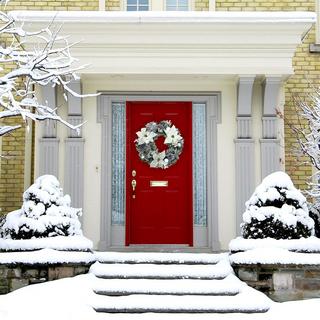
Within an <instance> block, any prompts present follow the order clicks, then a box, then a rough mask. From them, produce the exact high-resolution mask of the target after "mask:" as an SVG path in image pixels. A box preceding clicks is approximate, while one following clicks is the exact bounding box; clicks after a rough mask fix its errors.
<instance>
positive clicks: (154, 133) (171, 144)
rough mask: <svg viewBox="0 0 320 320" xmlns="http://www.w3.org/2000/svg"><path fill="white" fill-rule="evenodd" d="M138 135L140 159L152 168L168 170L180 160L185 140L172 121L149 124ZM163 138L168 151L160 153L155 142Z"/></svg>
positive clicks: (137, 144)
mask: <svg viewBox="0 0 320 320" xmlns="http://www.w3.org/2000/svg"><path fill="white" fill-rule="evenodd" d="M136 134H137V136H138V138H137V139H136V140H135V141H134V142H135V146H136V149H137V151H138V154H139V157H140V159H141V160H142V161H143V162H146V163H148V164H149V166H150V167H151V168H161V169H167V168H169V167H171V166H172V165H174V164H175V163H176V162H177V161H178V160H179V157H180V154H181V152H182V149H183V144H184V140H183V137H182V136H181V134H180V131H179V129H178V128H176V127H175V126H174V125H172V123H171V121H170V120H162V121H160V122H158V123H157V122H154V121H152V122H148V123H147V124H146V125H145V126H144V127H143V128H141V129H140V131H138V132H137V133H136ZM161 136H163V137H164V139H165V140H164V144H165V145H166V146H167V149H165V150H163V151H161V152H160V151H159V150H158V147H157V145H156V143H155V141H156V140H157V139H158V138H159V137H161Z"/></svg>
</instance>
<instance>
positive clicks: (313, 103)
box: [291, 89, 320, 209]
mask: <svg viewBox="0 0 320 320" xmlns="http://www.w3.org/2000/svg"><path fill="white" fill-rule="evenodd" d="M294 103H295V105H296V106H297V107H298V109H299V110H300V112H299V111H298V113H299V114H300V119H299V125H298V126H291V128H292V130H293V131H294V132H295V133H296V136H297V141H298V144H299V147H300V149H301V152H302V155H304V156H306V157H307V158H308V159H309V160H310V162H311V164H312V166H313V167H314V168H315V170H316V172H315V173H314V175H313V176H312V177H311V181H310V182H309V186H310V189H309V190H308V191H307V192H308V194H309V195H310V196H311V197H312V198H314V199H315V200H316V202H317V204H316V207H319V209H320V89H314V93H313V94H311V95H309V96H308V97H307V98H304V99H302V98H299V97H295V98H294Z"/></svg>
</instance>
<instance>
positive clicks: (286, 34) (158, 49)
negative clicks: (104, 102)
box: [10, 11, 316, 76]
mask: <svg viewBox="0 0 320 320" xmlns="http://www.w3.org/2000/svg"><path fill="white" fill-rule="evenodd" d="M10 14H11V15H12V16H14V17H15V18H16V20H18V21H21V22H24V23H25V25H26V27H27V28H28V29H30V30H35V29H38V28H39V27H43V26H46V25H48V24H49V23H51V22H52V21H53V20H54V24H62V23H63V33H64V34H66V35H70V39H71V40H72V42H78V41H79V43H78V44H77V45H75V46H74V47H73V55H74V56H75V57H76V58H79V59H80V62H81V64H89V66H88V67H87V68H86V69H85V70H84V71H83V73H90V74H92V73H94V74H102V73H108V74H158V75H161V74H163V75H184V74H191V75H192V74H196V75H237V74H242V75H243V74H258V75H259V74H260V75H281V76H286V75H290V74H292V73H293V69H292V57H293V55H294V52H295V50H296V47H297V45H299V44H300V43H301V39H302V37H303V36H304V35H305V34H306V32H307V31H308V30H309V28H310V27H311V26H312V24H313V23H314V22H315V19H316V16H315V14H314V13H310V12H259V13H257V12H59V13H57V12H46V11H12V12H11V13H10ZM30 21H32V23H30ZM31 44H32V43H31Z"/></svg>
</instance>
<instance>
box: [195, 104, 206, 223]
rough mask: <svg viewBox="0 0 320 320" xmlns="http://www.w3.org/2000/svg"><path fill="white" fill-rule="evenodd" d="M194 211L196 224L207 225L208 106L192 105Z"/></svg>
mask: <svg viewBox="0 0 320 320" xmlns="http://www.w3.org/2000/svg"><path fill="white" fill-rule="evenodd" d="M192 122H193V124H192V146H193V210H194V223H195V224H196V225H200V226H206V225H207V178H206V177H207V135H206V104H205V103H194V104H193V105H192Z"/></svg>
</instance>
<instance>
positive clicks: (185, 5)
mask: <svg viewBox="0 0 320 320" xmlns="http://www.w3.org/2000/svg"><path fill="white" fill-rule="evenodd" d="M166 10H167V11H188V10H189V0H166Z"/></svg>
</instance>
